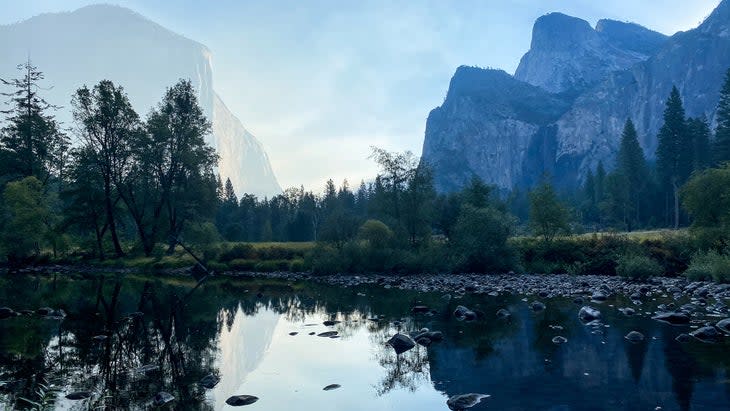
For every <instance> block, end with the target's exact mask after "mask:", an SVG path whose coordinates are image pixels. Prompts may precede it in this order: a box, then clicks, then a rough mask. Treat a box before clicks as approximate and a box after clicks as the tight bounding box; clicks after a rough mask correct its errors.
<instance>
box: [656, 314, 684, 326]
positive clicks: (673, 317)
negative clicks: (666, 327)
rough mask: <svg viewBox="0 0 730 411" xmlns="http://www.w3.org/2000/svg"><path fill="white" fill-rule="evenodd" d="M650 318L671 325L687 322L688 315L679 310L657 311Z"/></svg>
mask: <svg viewBox="0 0 730 411" xmlns="http://www.w3.org/2000/svg"><path fill="white" fill-rule="evenodd" d="M652 319H654V320H657V321H661V322H664V323H667V324H672V325H683V324H689V320H690V318H689V315H687V314H685V313H681V312H667V313H659V314H657V315H655V316H654V317H652Z"/></svg>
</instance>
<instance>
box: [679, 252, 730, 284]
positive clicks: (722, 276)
mask: <svg viewBox="0 0 730 411" xmlns="http://www.w3.org/2000/svg"><path fill="white" fill-rule="evenodd" d="M684 275H685V276H686V277H687V278H689V279H690V280H693V281H703V280H713V281H715V282H718V283H726V282H730V256H729V255H727V254H721V253H719V252H717V251H714V250H713V251H708V252H705V253H697V254H695V255H694V257H693V258H692V262H691V263H690V265H689V268H687V271H685V272H684Z"/></svg>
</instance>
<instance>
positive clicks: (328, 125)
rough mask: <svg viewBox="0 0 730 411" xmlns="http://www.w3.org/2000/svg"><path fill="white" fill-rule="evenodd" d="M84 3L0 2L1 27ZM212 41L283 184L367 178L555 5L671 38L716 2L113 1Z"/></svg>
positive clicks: (225, 88)
mask: <svg viewBox="0 0 730 411" xmlns="http://www.w3.org/2000/svg"><path fill="white" fill-rule="evenodd" d="M94 3H99V1H89V0H0V24H9V23H14V22H17V21H21V20H24V19H27V18H30V17H32V16H34V15H37V14H40V13H46V12H59V11H71V10H74V9H77V8H79V7H83V6H85V5H89V4H94ZM108 3H112V4H117V5H120V6H124V7H128V8H131V9H133V10H135V11H137V12H139V13H140V14H142V15H144V16H146V17H148V18H149V19H151V20H153V21H155V22H157V23H159V24H161V25H163V26H165V27H167V28H168V29H171V30H173V31H175V32H177V33H179V34H182V35H184V36H186V37H188V38H190V39H193V40H196V41H198V42H200V43H202V44H204V45H206V46H207V47H208V48H209V49H210V50H211V52H212V55H213V57H212V61H213V82H214V83H213V87H214V88H215V90H216V91H217V92H218V94H219V95H220V96H221V97H222V99H223V101H224V102H225V103H226V105H227V106H228V107H229V109H231V111H232V112H233V113H234V114H235V115H236V116H238V117H239V118H240V119H241V121H242V122H243V124H244V126H245V127H246V128H247V129H248V130H249V131H251V132H252V133H253V134H254V135H255V136H256V137H257V138H258V139H259V140H260V141H261V142H262V143H263V145H264V148H265V149H266V151H267V152H268V155H269V158H270V160H271V164H272V167H273V169H274V172H275V173H276V175H277V177H278V180H279V183H280V184H281V186H282V187H284V188H286V187H295V186H296V187H298V186H299V185H304V186H305V187H307V188H309V189H313V190H315V191H321V188H322V187H323V186H324V182H325V181H326V180H327V179H328V178H332V179H333V180H335V182H336V183H337V184H339V183H340V182H342V181H343V180H344V179H347V180H348V181H349V182H350V185H351V186H353V185H357V184H359V182H360V181H361V180H363V179H364V180H368V179H371V178H372V177H373V176H374V175H375V173H376V172H377V167H376V165H375V164H374V163H373V162H372V160H370V159H368V155H369V153H370V147H371V146H377V147H381V148H385V149H387V150H393V151H404V150H410V151H412V152H414V153H415V154H416V155H420V153H421V148H422V144H423V136H424V131H425V126H426V118H427V117H428V113H429V112H430V110H432V109H433V108H435V107H437V106H439V105H440V104H441V103H442V102H443V99H444V97H445V95H446V91H447V88H448V85H449V80H450V78H451V76H452V74H453V73H454V71H455V70H456V68H457V67H458V66H460V65H470V66H479V67H491V68H500V69H504V70H505V71H507V72H508V73H514V70H515V69H516V67H517V65H518V64H519V60H520V58H521V57H522V55H523V54H524V53H525V52H526V51H527V50H528V49H529V47H530V38H531V31H532V25H533V23H534V21H535V19H537V18H538V17H540V16H541V15H544V14H546V13H549V12H553V11H560V12H563V13H565V14H569V15H572V16H576V17H580V18H583V19H585V20H587V21H588V22H589V23H591V25H595V23H596V22H597V21H598V20H599V19H601V18H611V19H616V20H621V21H632V22H636V23H639V24H641V25H643V26H645V27H648V28H650V29H653V30H656V31H659V32H662V33H665V34H668V35H671V34H674V33H675V32H677V31H681V30H688V29H691V28H694V27H696V26H697V25H698V24H699V23H700V22H701V21H702V20H703V19H704V18H705V17H706V16H708V15H709V14H710V12H711V11H712V10H713V9H714V8H715V7H716V6H717V4H718V3H719V0H691V1H688V0H662V1H661V2H659V1H657V0H613V1H595V0H500V1H493V0H461V1H443V0H441V1H429V0H424V1H418V2H414V1H405V0H390V1H387V0H383V1H370V0H358V1H355V0H344V1H343V0H339V1H336V0H307V1H301V0H272V1H265V2H264V1H254V0H215V1H198V0H175V1H173V0H154V1H153V0H146V1H143V0H113V1H109V2H108Z"/></svg>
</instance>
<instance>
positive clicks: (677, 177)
mask: <svg viewBox="0 0 730 411" xmlns="http://www.w3.org/2000/svg"><path fill="white" fill-rule="evenodd" d="M658 140H659V146H658V147H657V152H656V156H657V171H658V172H659V176H660V178H661V184H662V185H663V186H664V187H666V189H668V192H669V195H670V196H671V197H672V199H673V206H672V211H673V214H674V228H675V229H677V228H679V188H680V187H681V186H682V184H684V182H685V181H687V178H689V175H690V173H691V172H692V163H693V158H694V155H693V150H692V141H691V136H690V135H689V133H688V132H687V123H686V120H685V117H684V108H683V107H682V99H681V97H680V96H679V90H677V87H676V86H675V87H672V92H671V94H670V95H669V99H668V100H667V105H666V108H665V109H664V125H663V126H662V128H661V129H660V130H659V135H658Z"/></svg>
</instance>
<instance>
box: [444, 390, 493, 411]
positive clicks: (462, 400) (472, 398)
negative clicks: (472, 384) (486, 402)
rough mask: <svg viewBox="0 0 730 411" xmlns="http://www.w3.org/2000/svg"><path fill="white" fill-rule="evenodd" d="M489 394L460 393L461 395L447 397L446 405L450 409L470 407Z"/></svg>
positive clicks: (460, 409) (461, 410)
mask: <svg viewBox="0 0 730 411" xmlns="http://www.w3.org/2000/svg"><path fill="white" fill-rule="evenodd" d="M489 397H490V395H487V394H475V393H471V394H461V395H454V396H453V397H451V398H449V399H448V400H447V401H446V405H447V406H448V407H449V409H450V410H452V411H464V410H466V409H468V408H471V407H473V406H475V405H477V404H479V402H480V401H481V400H483V399H484V398H489Z"/></svg>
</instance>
